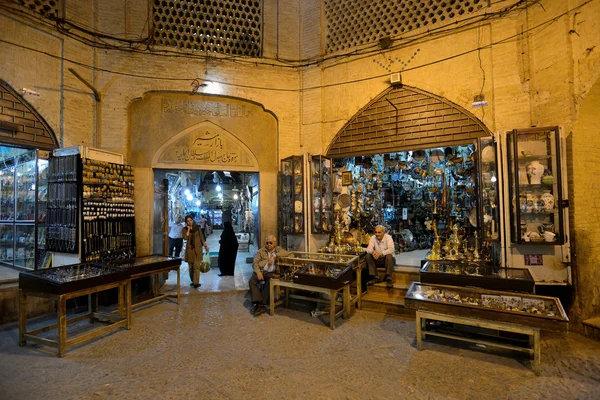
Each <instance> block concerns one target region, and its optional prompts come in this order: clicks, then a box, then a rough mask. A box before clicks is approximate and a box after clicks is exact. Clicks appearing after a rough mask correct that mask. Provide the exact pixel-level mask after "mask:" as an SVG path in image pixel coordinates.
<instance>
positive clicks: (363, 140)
mask: <svg viewBox="0 0 600 400" xmlns="http://www.w3.org/2000/svg"><path fill="white" fill-rule="evenodd" d="M486 136H491V132H490V131H489V129H487V127H486V126H485V125H484V124H483V123H482V122H481V121H479V119H477V117H475V116H474V115H473V114H472V113H470V112H469V111H467V110H465V109H464V108H462V107H461V106H459V105H457V104H454V103H452V102H451V101H449V100H447V99H445V98H443V97H440V96H436V95H434V94H432V93H428V92H426V91H424V90H421V89H417V88H414V87H410V86H406V85H403V86H395V87H394V86H393V87H390V88H389V89H387V90H385V91H384V92H383V93H381V94H380V95H379V96H378V97H376V98H375V99H374V100H372V101H371V102H370V103H369V104H367V105H366V106H365V107H364V108H363V109H361V110H360V111H359V112H358V113H356V115H355V116H354V117H352V119H350V121H348V123H347V124H346V125H345V126H344V127H343V128H342V129H341V130H340V132H338V134H337V135H336V136H335V137H334V139H333V141H332V143H331V145H330V146H329V148H328V150H327V156H329V157H334V158H341V157H351V156H359V155H371V154H382V153H391V152H399V151H409V150H419V149H426V148H432V147H447V146H456V145H460V144H465V143H470V142H472V141H473V140H474V139H477V138H480V137H486Z"/></svg>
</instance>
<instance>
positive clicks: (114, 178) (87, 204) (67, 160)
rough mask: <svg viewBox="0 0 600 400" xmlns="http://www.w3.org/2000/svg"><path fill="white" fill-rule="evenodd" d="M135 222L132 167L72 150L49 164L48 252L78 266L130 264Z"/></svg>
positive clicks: (133, 254)
mask: <svg viewBox="0 0 600 400" xmlns="http://www.w3.org/2000/svg"><path fill="white" fill-rule="evenodd" d="M134 217H135V214H134V204H133V169H132V167H131V166H129V165H125V164H121V163H113V162H108V161H102V160H96V159H91V158H85V157H81V155H80V154H79V150H78V149H77V148H69V149H63V151H62V152H58V153H57V154H55V156H54V157H52V158H51V159H50V162H49V166H48V218H47V221H48V222H47V226H48V228H47V235H46V236H47V240H46V247H47V249H48V250H49V251H53V252H56V253H71V254H73V255H74V256H76V257H77V258H79V259H80V260H81V261H95V260H100V259H102V260H111V259H129V258H133V257H135V254H136V248H135V223H134ZM55 255H56V254H55Z"/></svg>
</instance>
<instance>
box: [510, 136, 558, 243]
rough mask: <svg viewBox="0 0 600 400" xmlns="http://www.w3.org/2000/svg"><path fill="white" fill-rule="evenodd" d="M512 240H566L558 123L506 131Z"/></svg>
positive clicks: (528, 241) (549, 241)
mask: <svg viewBox="0 0 600 400" xmlns="http://www.w3.org/2000/svg"><path fill="white" fill-rule="evenodd" d="M507 148H508V150H507V151H508V172H509V183H510V184H509V195H510V199H511V202H510V223H511V229H510V232H511V242H512V243H515V244H524V245H526V244H530V245H557V244H563V243H564V241H565V236H564V221H563V215H564V213H563V197H562V193H563V191H562V186H561V183H562V177H561V172H562V171H561V167H560V166H561V159H560V157H561V154H560V135H559V129H558V127H550V128H531V129H524V130H513V131H512V132H509V133H508V135H507Z"/></svg>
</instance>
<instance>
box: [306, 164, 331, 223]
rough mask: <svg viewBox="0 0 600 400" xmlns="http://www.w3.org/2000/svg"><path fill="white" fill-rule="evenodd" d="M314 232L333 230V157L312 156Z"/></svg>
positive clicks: (311, 178)
mask: <svg viewBox="0 0 600 400" xmlns="http://www.w3.org/2000/svg"><path fill="white" fill-rule="evenodd" d="M310 182H311V188H310V190H311V199H312V204H311V209H312V213H313V214H312V221H311V229H312V233H328V232H331V231H332V230H333V171H332V160H331V158H327V157H323V156H320V155H319V156H311V157H310Z"/></svg>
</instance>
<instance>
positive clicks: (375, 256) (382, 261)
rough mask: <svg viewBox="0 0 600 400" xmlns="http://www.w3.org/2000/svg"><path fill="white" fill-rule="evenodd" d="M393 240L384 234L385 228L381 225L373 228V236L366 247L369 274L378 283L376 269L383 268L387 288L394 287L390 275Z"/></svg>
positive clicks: (392, 260) (393, 260) (393, 263)
mask: <svg viewBox="0 0 600 400" xmlns="http://www.w3.org/2000/svg"><path fill="white" fill-rule="evenodd" d="M395 264H396V260H395V259H394V240H393V239H392V237H391V236H390V235H388V234H387V233H385V228H384V227H383V226H381V225H377V226H376V227H375V235H373V236H371V239H370V240H369V246H368V247H367V265H368V266H369V274H370V275H371V276H374V277H375V279H376V280H377V281H379V280H380V279H379V274H378V273H377V267H378V266H379V267H385V281H386V283H387V286H388V287H393V286H394V281H393V280H392V274H393V272H394V265H395Z"/></svg>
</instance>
